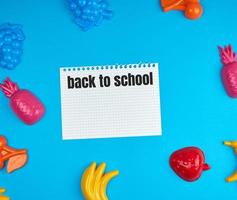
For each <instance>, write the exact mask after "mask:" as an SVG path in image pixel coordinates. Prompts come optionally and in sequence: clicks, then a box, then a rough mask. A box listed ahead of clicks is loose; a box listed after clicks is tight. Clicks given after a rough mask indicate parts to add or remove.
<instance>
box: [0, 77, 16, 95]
mask: <svg viewBox="0 0 237 200" xmlns="http://www.w3.org/2000/svg"><path fill="white" fill-rule="evenodd" d="M0 88H1V89H2V92H3V93H4V94H5V96H7V97H8V98H11V97H12V95H14V94H15V93H16V92H17V91H18V90H19V87H18V85H17V84H16V83H14V82H12V81H11V79H10V78H8V77H7V78H6V80H5V81H4V83H3V84H0Z"/></svg>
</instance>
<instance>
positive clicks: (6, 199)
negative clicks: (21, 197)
mask: <svg viewBox="0 0 237 200" xmlns="http://www.w3.org/2000/svg"><path fill="white" fill-rule="evenodd" d="M4 192H6V190H5V189H4V188H0V200H10V198H9V197H7V196H4V194H3V193H4Z"/></svg>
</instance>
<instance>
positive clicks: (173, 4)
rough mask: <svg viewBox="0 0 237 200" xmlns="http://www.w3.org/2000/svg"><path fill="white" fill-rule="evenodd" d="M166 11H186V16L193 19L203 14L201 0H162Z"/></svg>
mask: <svg viewBox="0 0 237 200" xmlns="http://www.w3.org/2000/svg"><path fill="white" fill-rule="evenodd" d="M161 6H162V8H163V11H164V12H167V11H171V10H180V11H184V15H185V17H187V18H188V19H191V20H195V19H198V18H200V17H201V16H202V14H203V8H202V5H201V3H200V2H199V0H161Z"/></svg>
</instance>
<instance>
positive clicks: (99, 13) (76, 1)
mask: <svg viewBox="0 0 237 200" xmlns="http://www.w3.org/2000/svg"><path fill="white" fill-rule="evenodd" d="M67 4H68V8H69V10H70V11H71V13H72V15H73V21H74V22H75V23H76V24H77V25H78V26H79V27H80V28H81V29H82V30H83V31H87V30H89V29H91V28H92V27H94V26H99V25H100V24H101V23H102V22H103V21H104V20H105V19H111V17H112V16H113V12H112V11H111V10H110V9H109V5H108V2H107V0H67Z"/></svg>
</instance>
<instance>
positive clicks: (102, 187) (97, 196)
mask: <svg viewBox="0 0 237 200" xmlns="http://www.w3.org/2000/svg"><path fill="white" fill-rule="evenodd" d="M105 167H106V164H105V163H102V164H101V165H99V166H98V167H97V166H96V163H95V162H93V163H92V164H91V165H90V166H89V167H88V168H87V169H86V170H85V171H84V173H83V175H82V179H81V189H82V193H83V195H84V197H85V199H86V200H108V197H107V195H106V189H107V185H108V183H109V181H110V180H111V179H112V178H113V177H115V176H117V175H118V174H119V171H118V170H115V171H111V172H108V173H106V174H105V172H104V171H105ZM0 200H1V199H0Z"/></svg>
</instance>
